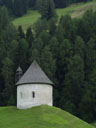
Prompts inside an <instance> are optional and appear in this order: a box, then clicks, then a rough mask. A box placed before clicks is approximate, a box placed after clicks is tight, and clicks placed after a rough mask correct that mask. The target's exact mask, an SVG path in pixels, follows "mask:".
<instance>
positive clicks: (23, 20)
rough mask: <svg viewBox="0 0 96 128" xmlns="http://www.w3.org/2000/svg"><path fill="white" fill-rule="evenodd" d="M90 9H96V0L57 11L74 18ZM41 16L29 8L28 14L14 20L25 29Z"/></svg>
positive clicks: (60, 14)
mask: <svg viewBox="0 0 96 128" xmlns="http://www.w3.org/2000/svg"><path fill="white" fill-rule="evenodd" d="M88 9H93V10H94V11H96V0H93V1H92V2H87V3H79V4H73V5H71V6H69V7H67V8H63V9H56V11H57V15H58V17H59V18H60V17H61V16H62V15H65V14H69V15H71V17H72V18H75V17H81V16H82V15H83V14H84V12H85V11H86V10H88ZM40 17H41V16H40V14H39V13H38V12H37V11H33V10H29V11H28V12H27V14H26V15H24V16H22V17H20V18H16V19H14V20H13V21H12V22H13V24H14V25H15V26H16V27H18V26H19V25H21V26H22V27H23V29H24V31H25V30H26V29H27V28H28V27H32V26H33V24H34V23H35V22H36V21H37V20H38V19H39V18H40Z"/></svg>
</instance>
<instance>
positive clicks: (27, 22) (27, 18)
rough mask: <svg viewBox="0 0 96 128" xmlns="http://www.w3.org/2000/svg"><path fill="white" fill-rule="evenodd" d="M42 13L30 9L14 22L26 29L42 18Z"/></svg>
mask: <svg viewBox="0 0 96 128" xmlns="http://www.w3.org/2000/svg"><path fill="white" fill-rule="evenodd" d="M40 17H41V16H40V14H39V13H38V12H37V11H33V10H28V12H27V14H26V15H24V16H22V17H20V18H16V19H14V20H13V24H14V25H15V26H16V28H17V27H18V26H19V25H21V26H22V27H23V29H24V30H26V29H27V28H28V27H32V25H33V24H34V23H35V22H36V21H37V20H38V19H39V18H40Z"/></svg>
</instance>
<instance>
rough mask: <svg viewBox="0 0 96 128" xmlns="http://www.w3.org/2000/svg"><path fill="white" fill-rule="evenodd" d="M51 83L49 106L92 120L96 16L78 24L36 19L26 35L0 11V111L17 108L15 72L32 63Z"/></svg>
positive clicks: (95, 104) (95, 105)
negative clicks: (52, 103) (2, 107)
mask: <svg viewBox="0 0 96 128" xmlns="http://www.w3.org/2000/svg"><path fill="white" fill-rule="evenodd" d="M34 59H35V60H37V62H38V63H39V64H40V65H41V67H42V69H43V70H44V71H45V72H46V74H47V75H48V76H49V78H50V79H51V80H52V81H53V82H54V84H55V85H54V105H55V106H57V107H60V108H62V109H64V110H66V111H68V112H70V113H72V114H74V115H76V116H78V117H80V118H82V119H84V120H86V121H88V122H92V121H94V120H96V12H95V13H94V12H93V11H92V10H90V11H87V12H86V13H85V14H84V16H83V17H82V18H81V19H71V17H70V16H68V15H66V16H62V17H61V19H60V21H59V23H58V25H57V20H56V18H51V19H49V20H48V21H47V20H46V19H42V20H41V19H40V20H38V21H37V22H36V23H35V25H34V28H33V29H31V28H28V29H27V31H26V34H25V33H24V32H23V30H22V27H21V26H19V28H18V30H16V29H15V27H14V26H13V25H12V24H11V23H10V20H9V16H8V13H7V9H6V8H5V7H3V8H1V10H0V106H7V105H16V87H15V83H14V81H15V80H14V79H15V72H16V69H17V67H18V66H19V65H20V66H21V67H22V69H23V72H25V71H26V69H27V68H28V67H29V65H30V64H31V63H32V62H33V60H34Z"/></svg>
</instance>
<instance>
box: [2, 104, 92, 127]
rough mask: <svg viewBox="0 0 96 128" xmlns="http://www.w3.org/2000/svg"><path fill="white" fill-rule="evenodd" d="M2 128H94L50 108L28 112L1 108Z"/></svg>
mask: <svg viewBox="0 0 96 128" xmlns="http://www.w3.org/2000/svg"><path fill="white" fill-rule="evenodd" d="M0 128H94V127H93V126H92V125H89V124H88V123H86V122H84V121H82V120H80V119H79V118H77V117H75V116H73V115H71V114H69V113H67V112H65V111H63V110H61V109H59V108H56V107H50V106H39V107H34V108H32V109H27V110H18V109H16V107H1V108H0Z"/></svg>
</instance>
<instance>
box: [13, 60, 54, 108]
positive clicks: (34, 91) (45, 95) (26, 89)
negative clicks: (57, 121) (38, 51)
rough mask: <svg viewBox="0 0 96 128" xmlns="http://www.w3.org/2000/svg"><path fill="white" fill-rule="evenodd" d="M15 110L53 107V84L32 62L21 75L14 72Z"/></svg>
mask: <svg viewBox="0 0 96 128" xmlns="http://www.w3.org/2000/svg"><path fill="white" fill-rule="evenodd" d="M15 81H16V86H17V108H18V109H28V108H31V107H35V106H40V105H50V106H52V105H53V85H54V84H53V82H52V81H51V80H50V79H49V78H48V76H47V75H46V74H45V73H44V71H43V70H42V69H41V67H40V66H39V64H38V63H37V62H36V61H34V62H33V63H32V64H31V65H30V67H29V68H28V69H27V71H26V72H25V73H24V74H23V72H22V69H21V68H20V67H19V68H18V69H17V71H16V75H15Z"/></svg>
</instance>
